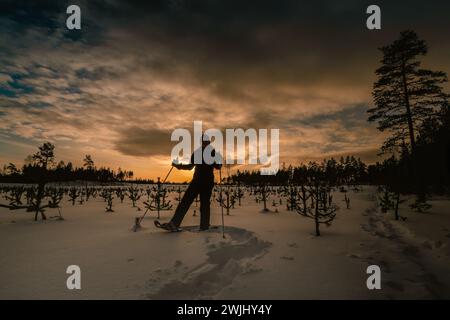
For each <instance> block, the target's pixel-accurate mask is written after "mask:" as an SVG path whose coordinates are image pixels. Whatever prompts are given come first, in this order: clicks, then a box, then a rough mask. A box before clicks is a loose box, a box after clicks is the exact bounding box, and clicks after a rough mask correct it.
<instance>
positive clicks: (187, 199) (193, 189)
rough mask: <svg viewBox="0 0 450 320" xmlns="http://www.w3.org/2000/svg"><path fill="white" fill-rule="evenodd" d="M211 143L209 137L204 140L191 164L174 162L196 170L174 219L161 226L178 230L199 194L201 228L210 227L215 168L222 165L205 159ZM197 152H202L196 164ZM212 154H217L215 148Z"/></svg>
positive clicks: (192, 157) (184, 167)
mask: <svg viewBox="0 0 450 320" xmlns="http://www.w3.org/2000/svg"><path fill="white" fill-rule="evenodd" d="M205 139H207V138H205ZM209 144H210V141H209V139H208V141H202V147H201V148H199V149H197V150H195V151H194V153H193V154H192V156H191V161H190V164H176V163H172V165H173V166H174V167H175V168H177V169H179V170H192V168H194V167H195V172H194V177H193V178H192V181H191V183H190V184H189V186H188V188H187V189H186V192H185V193H184V195H183V198H182V199H181V201H180V203H179V204H178V207H177V209H176V210H175V214H174V216H173V217H172V220H170V222H168V223H164V224H161V225H160V227H161V228H163V229H166V230H169V231H176V230H178V228H179V227H180V225H181V222H182V221H183V218H184V216H185V215H186V213H187V211H188V210H189V207H190V206H191V204H192V202H193V201H194V200H195V198H196V197H197V196H198V195H200V230H208V229H209V217H210V199H211V193H212V189H213V187H214V169H220V168H221V167H222V164H221V163H220V164H218V163H213V164H207V163H205V161H204V160H203V150H204V149H205V148H206V147H207V146H208V145H209ZM197 152H200V153H201V159H202V163H201V164H194V154H195V153H197ZM211 155H212V156H213V157H214V156H215V150H214V149H213V150H212V152H211ZM220 162H222V161H220Z"/></svg>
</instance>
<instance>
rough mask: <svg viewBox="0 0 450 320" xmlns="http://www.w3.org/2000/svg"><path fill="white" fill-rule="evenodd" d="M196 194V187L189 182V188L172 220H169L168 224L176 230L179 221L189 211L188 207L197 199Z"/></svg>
mask: <svg viewBox="0 0 450 320" xmlns="http://www.w3.org/2000/svg"><path fill="white" fill-rule="evenodd" d="M198 193H199V187H198V185H197V184H195V183H192V182H191V184H190V185H189V187H188V188H187V189H186V192H185V193H184V195H183V198H182V199H181V201H180V203H179V204H178V207H177V209H176V210H175V214H174V215H173V217H172V220H170V222H171V223H173V225H174V226H175V227H177V228H178V227H179V226H180V224H181V221H183V218H184V216H185V215H186V212H187V211H188V210H189V207H190V206H191V204H192V202H193V201H194V199H195V198H196V197H197V195H198Z"/></svg>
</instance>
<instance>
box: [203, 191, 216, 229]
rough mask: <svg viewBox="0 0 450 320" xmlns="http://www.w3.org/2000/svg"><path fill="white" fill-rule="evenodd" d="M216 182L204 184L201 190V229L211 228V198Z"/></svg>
mask: <svg viewBox="0 0 450 320" xmlns="http://www.w3.org/2000/svg"><path fill="white" fill-rule="evenodd" d="M213 187H214V184H211V185H202V186H201V190H200V230H206V229H209V217H210V211H211V209H210V200H211V193H212V189H213Z"/></svg>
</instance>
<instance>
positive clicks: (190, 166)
mask: <svg viewBox="0 0 450 320" xmlns="http://www.w3.org/2000/svg"><path fill="white" fill-rule="evenodd" d="M172 165H173V166H174V167H175V168H177V169H178V170H192V169H193V168H194V167H195V164H194V154H192V155H191V163H188V164H182V163H173V162H172Z"/></svg>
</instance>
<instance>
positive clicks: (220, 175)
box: [219, 167, 225, 239]
mask: <svg viewBox="0 0 450 320" xmlns="http://www.w3.org/2000/svg"><path fill="white" fill-rule="evenodd" d="M219 179H220V201H222V167H220V168H219ZM220 209H221V211H222V237H223V238H224V239H225V222H224V219H223V205H222V203H221V204H220Z"/></svg>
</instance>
